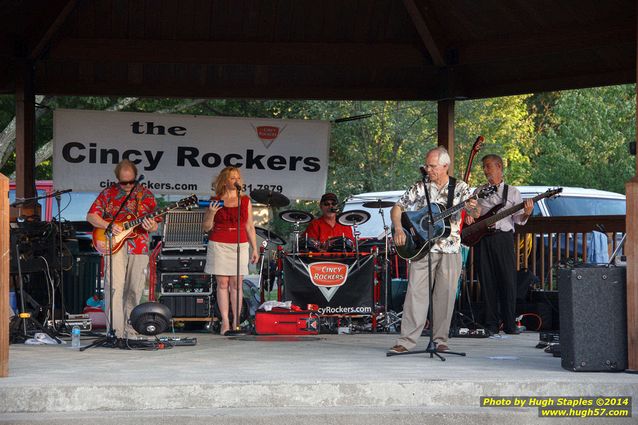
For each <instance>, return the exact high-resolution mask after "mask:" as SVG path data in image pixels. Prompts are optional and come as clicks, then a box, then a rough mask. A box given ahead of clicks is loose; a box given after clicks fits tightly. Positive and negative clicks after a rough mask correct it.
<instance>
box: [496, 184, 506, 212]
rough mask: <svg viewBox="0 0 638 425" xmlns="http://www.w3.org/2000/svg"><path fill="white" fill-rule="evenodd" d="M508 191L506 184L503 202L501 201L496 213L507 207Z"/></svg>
mask: <svg viewBox="0 0 638 425" xmlns="http://www.w3.org/2000/svg"><path fill="white" fill-rule="evenodd" d="M508 189H509V186H508V185H507V184H505V185H504V186H503V200H502V201H501V205H500V206H499V207H498V209H497V210H496V211H494V212H498V211H500V210H502V209H503V207H505V205H506V204H507V192H508Z"/></svg>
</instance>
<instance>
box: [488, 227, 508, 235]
mask: <svg viewBox="0 0 638 425" xmlns="http://www.w3.org/2000/svg"><path fill="white" fill-rule="evenodd" d="M498 233H514V231H513V230H509V231H507V232H506V231H505V230H499V229H489V228H488V229H487V234H488V235H496V234H498Z"/></svg>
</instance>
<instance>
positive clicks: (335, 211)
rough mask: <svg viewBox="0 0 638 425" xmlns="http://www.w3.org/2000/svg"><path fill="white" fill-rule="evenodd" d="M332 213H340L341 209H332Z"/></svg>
mask: <svg viewBox="0 0 638 425" xmlns="http://www.w3.org/2000/svg"><path fill="white" fill-rule="evenodd" d="M330 212H333V213H338V212H339V208H335V207H332V208H330Z"/></svg>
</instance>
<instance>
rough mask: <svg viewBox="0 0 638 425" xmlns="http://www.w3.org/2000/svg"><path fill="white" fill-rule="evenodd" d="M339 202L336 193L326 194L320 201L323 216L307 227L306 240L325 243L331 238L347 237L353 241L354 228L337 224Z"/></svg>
mask: <svg viewBox="0 0 638 425" xmlns="http://www.w3.org/2000/svg"><path fill="white" fill-rule="evenodd" d="M338 205H339V200H338V199H337V195H335V194H334V193H324V194H323V196H322V197H321V201H319V208H320V209H321V216H320V217H318V218H315V219H314V220H312V221H311V222H310V223H308V227H306V238H310V239H315V240H318V241H319V243H324V242H325V241H327V240H328V239H330V238H335V237H341V236H345V237H346V238H348V239H350V240H353V239H354V235H353V234H352V227H350V226H344V225H343V224H340V223H338V222H337V212H338V208H337V206H338Z"/></svg>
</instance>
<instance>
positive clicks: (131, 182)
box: [118, 180, 135, 186]
mask: <svg viewBox="0 0 638 425" xmlns="http://www.w3.org/2000/svg"><path fill="white" fill-rule="evenodd" d="M118 184H120V185H122V186H126V185H127V184H135V180H129V181H119V182H118Z"/></svg>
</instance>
